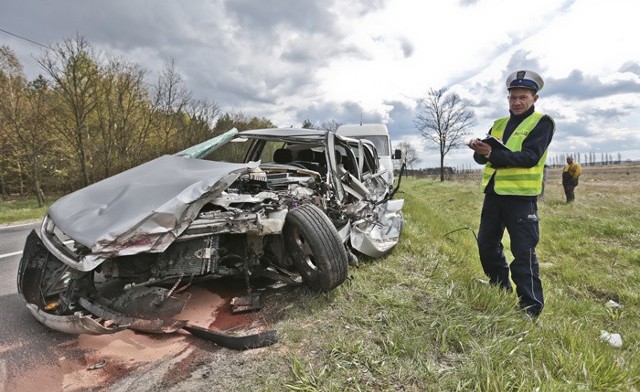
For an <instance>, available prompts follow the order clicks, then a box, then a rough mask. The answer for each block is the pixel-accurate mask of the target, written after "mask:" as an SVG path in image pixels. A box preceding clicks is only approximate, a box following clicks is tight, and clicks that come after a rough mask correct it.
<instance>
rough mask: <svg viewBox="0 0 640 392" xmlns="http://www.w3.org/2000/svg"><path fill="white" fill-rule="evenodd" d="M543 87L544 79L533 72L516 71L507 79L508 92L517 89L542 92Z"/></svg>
mask: <svg viewBox="0 0 640 392" xmlns="http://www.w3.org/2000/svg"><path fill="white" fill-rule="evenodd" d="M543 86H544V81H543V80H542V77H541V76H540V75H538V74H537V73H535V72H533V71H527V70H523V71H516V72H514V73H512V74H511V75H509V77H508V78H507V90H510V89H512V88H516V87H517V88H528V89H531V90H535V91H540V90H542V87H543Z"/></svg>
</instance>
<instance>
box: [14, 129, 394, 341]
mask: <svg viewBox="0 0 640 392" xmlns="http://www.w3.org/2000/svg"><path fill="white" fill-rule="evenodd" d="M384 170H385V169H383V168H381V167H380V166H379V162H378V157H377V152H376V150H375V147H374V146H373V144H372V143H370V142H368V141H367V140H354V139H348V138H344V137H340V136H337V135H335V134H334V133H332V132H327V131H319V130H309V129H299V128H282V129H277V128H276V129H261V130H252V131H245V132H241V133H239V132H238V131H236V130H235V129H233V130H231V131H229V132H227V133H225V134H223V135H221V136H218V137H216V138H214V139H211V140H209V141H207V142H204V143H201V144H199V145H197V146H194V147H191V148H189V149H187V150H184V151H182V152H179V153H177V154H175V155H165V156H162V157H160V158H157V159H155V160H152V161H150V162H147V163H145V164H143V165H140V166H137V167H134V168H132V169H130V170H127V171H125V172H123V173H120V174H118V175H115V176H113V177H110V178H107V179H105V180H102V181H100V182H98V183H95V184H93V185H90V186H88V187H86V188H84V189H81V190H78V191H76V192H74V193H71V194H69V195H67V196H65V197H63V198H61V199H60V200H58V201H57V202H56V203H54V204H53V205H52V206H51V207H50V208H49V210H48V212H47V215H46V217H45V218H44V220H43V222H42V225H41V228H40V231H39V233H36V232H35V231H34V232H32V233H31V234H30V235H29V237H28V238H27V241H26V244H25V249H24V253H23V257H22V259H21V262H20V267H19V271H18V290H19V292H20V294H21V295H22V296H23V298H24V299H25V301H26V302H27V307H28V309H29V310H30V311H31V313H32V314H33V315H34V316H35V317H36V318H37V319H38V320H39V321H40V322H42V323H44V324H45V325H47V326H48V327H50V328H53V329H56V330H59V331H63V332H67V333H75V334H79V333H88V334H105V333H113V332H116V331H118V330H120V329H124V328H130V329H135V330H140V331H146V332H158V333H168V332H173V331H176V330H178V329H185V330H187V331H189V332H191V333H193V334H196V335H198V336H203V337H206V338H209V339H210V340H214V341H216V342H221V339H222V343H223V344H225V343H226V344H225V345H227V346H231V347H236V348H251V347H259V346H261V345H266V344H269V343H273V342H274V341H275V340H277V335H276V334H275V333H274V332H273V331H268V332H267V333H262V334H259V335H257V336H251V337H249V338H248V339H247V338H244V340H234V339H235V338H234V337H228V336H223V335H221V334H219V333H217V332H215V331H211V330H206V329H203V328H199V327H196V326H194V325H190V324H189V322H188V320H174V319H173V317H174V316H175V315H177V314H178V313H180V312H181V311H182V309H183V308H184V306H185V304H186V302H187V300H188V299H189V298H188V295H187V294H185V293H183V292H181V290H180V287H181V285H185V284H186V282H187V281H189V282H192V281H193V280H194V279H195V280H205V279H214V278H219V277H224V276H232V275H233V276H240V277H243V278H244V282H245V284H246V286H247V289H248V291H249V290H250V287H251V284H252V281H254V279H257V278H264V277H267V278H271V279H274V280H280V281H282V282H285V283H292V284H304V285H306V286H308V287H309V288H310V289H311V290H314V291H318V292H327V291H330V290H332V289H334V288H335V287H337V286H339V285H340V284H342V283H343V282H344V280H345V279H346V278H347V273H348V267H349V264H353V263H355V262H357V257H358V255H360V254H363V255H367V256H369V257H374V258H375V257H380V256H382V255H384V254H386V253H387V252H388V251H389V250H390V249H391V248H393V246H395V245H396V244H397V242H398V239H399V236H400V232H401V230H402V225H403V218H402V212H401V210H402V206H403V203H404V201H403V200H398V199H393V196H394V194H395V193H396V191H397V190H398V186H399V180H398V186H396V187H395V188H394V187H393V185H392V184H389V183H387V182H386V178H387V177H386V176H384V175H383V174H384ZM239 302H242V301H239ZM225 339H227V340H226V341H225Z"/></svg>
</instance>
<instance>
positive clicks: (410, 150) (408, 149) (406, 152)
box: [398, 140, 422, 170]
mask: <svg viewBox="0 0 640 392" xmlns="http://www.w3.org/2000/svg"><path fill="white" fill-rule="evenodd" d="M398 149H399V150H401V151H402V155H403V157H404V161H405V162H406V164H407V167H408V168H409V169H410V170H413V166H414V165H415V164H417V163H420V161H422V159H420V158H418V152H417V150H416V148H415V147H413V145H411V143H409V142H408V141H406V140H405V141H403V142H400V143H399V144H398Z"/></svg>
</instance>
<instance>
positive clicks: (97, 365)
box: [87, 359, 107, 370]
mask: <svg viewBox="0 0 640 392" xmlns="http://www.w3.org/2000/svg"><path fill="white" fill-rule="evenodd" d="M106 364H107V360H106V359H103V360H102V361H100V362H98V363H94V364H93V365H91V366H89V367H88V368H87V370H96V369H101V368H103V367H104V366H105V365H106Z"/></svg>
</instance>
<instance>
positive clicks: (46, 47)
mask: <svg viewBox="0 0 640 392" xmlns="http://www.w3.org/2000/svg"><path fill="white" fill-rule="evenodd" d="M0 31H2V32H3V33H6V34H9V35H13V36H14V37H16V38H20V39H22V40H25V41H27V42H31V43H32V44H36V45H38V46H42V47H43V48H45V49H50V48H49V47H48V46H46V45H42V44H41V43H39V42H36V41H34V40H32V39H29V38H25V37H22V36H20V35H18V34H14V33H12V32H10V31H7V30H4V29H0Z"/></svg>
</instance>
